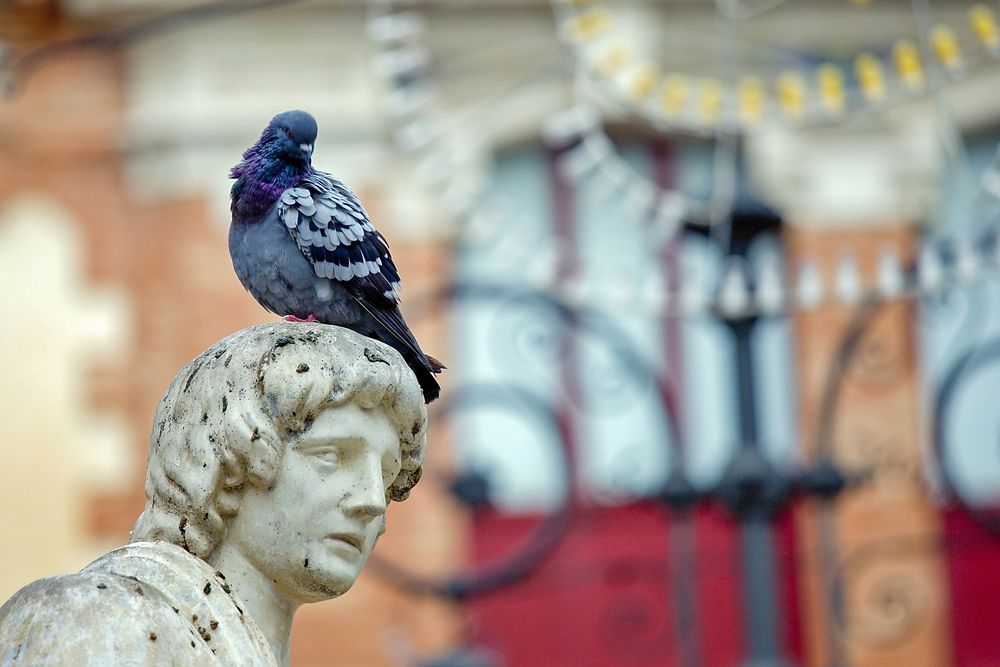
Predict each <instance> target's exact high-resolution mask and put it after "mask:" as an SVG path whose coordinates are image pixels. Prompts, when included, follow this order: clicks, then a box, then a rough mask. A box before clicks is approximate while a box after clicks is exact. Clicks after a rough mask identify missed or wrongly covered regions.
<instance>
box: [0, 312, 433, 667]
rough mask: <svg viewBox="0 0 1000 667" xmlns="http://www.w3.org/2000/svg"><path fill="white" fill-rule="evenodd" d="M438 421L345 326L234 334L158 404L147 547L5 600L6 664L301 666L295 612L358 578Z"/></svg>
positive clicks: (0, 637) (384, 359)
mask: <svg viewBox="0 0 1000 667" xmlns="http://www.w3.org/2000/svg"><path fill="white" fill-rule="evenodd" d="M426 415H427V413H426V408H425V406H424V403H423V398H422V394H421V391H420V387H419V385H418V384H417V381H416V378H415V377H414V376H413V373H412V371H410V369H409V368H408V367H407V366H406V364H405V363H404V362H403V360H402V359H401V358H400V356H399V354H398V353H396V351H395V350H393V349H391V348H389V347H387V346H385V345H382V344H381V343H378V342H377V341H374V340H371V339H369V338H366V337H364V336H361V335H359V334H357V333H354V332H352V331H349V330H347V329H342V328H339V327H332V326H327V325H322V324H299V323H287V322H278V323H274V324H267V325H260V326H256V327H251V328H249V329H245V330H243V331H240V332H238V333H236V334H233V335H232V336H230V337H229V338H226V339H224V340H222V341H220V342H219V343H217V344H216V345H214V346H212V347H211V348H210V349H208V350H206V351H205V352H204V353H202V354H201V355H200V356H199V357H198V358H197V359H195V360H194V361H192V362H191V363H190V364H188V366H187V367H185V368H184V369H183V370H182V371H181V372H180V373H179V374H178V375H177V377H176V378H175V379H174V381H173V383H172V384H171V386H170V388H169V389H168V390H167V392H166V395H165V396H164V397H163V400H162V401H161V402H160V406H159V408H158V410H157V414H156V417H155V420H154V424H153V430H152V437H151V440H150V454H149V466H148V468H149V469H148V474H147V478H146V497H147V502H146V507H145V510H144V511H143V513H142V515H141V516H140V517H139V519H138V521H137V522H136V525H135V528H134V530H133V535H132V542H133V544H130V545H128V546H126V547H123V548H121V549H118V550H116V551H113V552H111V553H109V554H107V555H105V556H103V557H102V558H100V559H98V560H97V561H95V562H94V563H92V564H91V565H89V566H88V567H87V568H85V569H84V570H83V571H81V572H80V573H78V574H72V575H64V576H59V577H52V578H49V579H43V580H40V581H37V582H35V583H33V584H30V585H28V586H27V587H25V588H24V589H22V590H21V591H19V592H18V593H17V594H16V595H15V596H14V597H13V598H11V600H9V601H8V602H7V603H6V604H5V605H4V606H3V607H0V665H8V664H10V665H15V664H26V665H109V664H142V665H161V664H162V665H212V664H222V665H253V666H257V665H279V664H280V665H288V664H289V663H290V653H289V633H290V631H291V626H292V617H293V615H294V613H295V611H296V609H298V607H299V606H301V605H302V604H303V603H306V602H316V601H320V600H325V599H329V598H332V597H336V596H338V595H341V594H343V593H344V592H346V591H347V590H348V589H349V588H350V587H351V586H352V585H353V583H354V581H355V580H356V579H357V576H358V574H359V573H360V570H361V568H362V566H363V565H364V563H365V561H366V560H367V557H368V555H369V554H370V553H371V550H372V549H373V548H374V546H375V542H376V541H377V539H378V537H379V535H381V533H382V532H383V531H384V529H385V511H386V506H387V504H388V503H389V502H390V501H391V500H394V499H395V500H401V499H403V498H405V497H406V495H407V494H408V493H409V490H410V488H411V487H412V486H413V485H414V484H415V483H416V482H417V480H418V479H419V476H420V467H421V464H422V461H423V452H424V447H425V436H424V434H425V430H426ZM331 659H332V660H334V661H335V658H331Z"/></svg>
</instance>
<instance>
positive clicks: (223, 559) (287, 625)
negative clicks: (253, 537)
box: [208, 542, 299, 667]
mask: <svg viewBox="0 0 1000 667" xmlns="http://www.w3.org/2000/svg"><path fill="white" fill-rule="evenodd" d="M208 562H209V564H210V565H211V566H212V567H214V568H215V569H216V570H217V571H219V572H222V574H223V575H225V578H226V582H227V583H228V584H229V586H230V587H231V588H232V591H233V593H234V594H235V595H236V597H237V598H239V599H240V600H241V601H242V602H243V604H244V605H246V609H244V611H245V612H246V613H247V614H249V615H250V618H252V619H253V620H254V622H255V623H256V624H257V626H258V627H259V628H260V631H261V632H262V633H263V634H264V637H265V638H266V639H267V643H268V644H270V646H271V652H272V653H274V658H275V661H276V662H277V663H278V665H281V666H282V667H289V665H290V664H291V633H292V617H293V616H294V615H295V612H296V610H298V608H299V603H298V602H295V601H293V600H291V599H289V598H288V597H287V596H285V595H283V594H282V592H281V591H279V590H278V589H277V587H276V586H275V585H274V582H272V581H271V580H270V579H268V578H267V577H266V576H265V575H264V574H263V573H261V572H260V570H258V569H257V567H256V566H255V565H254V564H253V563H251V562H250V561H249V559H247V557H246V555H245V554H244V553H243V552H242V551H241V550H240V549H238V548H237V547H235V546H233V545H231V544H228V543H225V542H224V543H223V544H222V545H220V546H219V548H218V549H217V550H216V551H215V553H214V554H212V556H211V557H210V558H209V559H208Z"/></svg>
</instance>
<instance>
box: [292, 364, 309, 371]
mask: <svg viewBox="0 0 1000 667" xmlns="http://www.w3.org/2000/svg"><path fill="white" fill-rule="evenodd" d="M308 371H309V364H299V365H298V366H297V367H296V368H295V372H296V373H307V372H308Z"/></svg>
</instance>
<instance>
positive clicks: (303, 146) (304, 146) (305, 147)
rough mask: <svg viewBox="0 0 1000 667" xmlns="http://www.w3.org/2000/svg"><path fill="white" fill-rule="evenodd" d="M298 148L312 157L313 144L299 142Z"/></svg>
mask: <svg viewBox="0 0 1000 667" xmlns="http://www.w3.org/2000/svg"><path fill="white" fill-rule="evenodd" d="M299 150H301V151H302V152H303V153H305V154H306V155H308V156H310V157H312V154H313V145H312V144H299Z"/></svg>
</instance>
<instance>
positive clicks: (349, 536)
mask: <svg viewBox="0 0 1000 667" xmlns="http://www.w3.org/2000/svg"><path fill="white" fill-rule="evenodd" d="M326 539H327V540H332V541H334V542H341V543H344V544H347V545H349V546H352V547H354V548H355V549H357V551H358V553H361V552H362V550H363V548H364V544H365V538H364V536H363V535H361V534H360V533H330V534H329V535H327V536H326Z"/></svg>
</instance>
